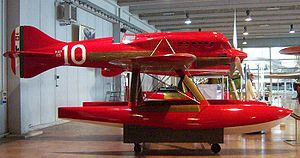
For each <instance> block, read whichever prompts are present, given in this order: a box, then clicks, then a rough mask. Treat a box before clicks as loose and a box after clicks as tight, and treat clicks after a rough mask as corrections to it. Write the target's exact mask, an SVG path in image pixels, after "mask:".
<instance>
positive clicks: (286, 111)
mask: <svg viewBox="0 0 300 158" xmlns="http://www.w3.org/2000/svg"><path fill="white" fill-rule="evenodd" d="M276 111H277V117H278V118H283V117H286V116H288V115H290V114H291V113H292V112H293V110H291V109H288V108H281V107H277V109H276Z"/></svg>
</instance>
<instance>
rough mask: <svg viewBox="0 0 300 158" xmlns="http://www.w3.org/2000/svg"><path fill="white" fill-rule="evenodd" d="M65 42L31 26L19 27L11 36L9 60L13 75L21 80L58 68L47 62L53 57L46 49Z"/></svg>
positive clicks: (50, 51)
mask: <svg viewBox="0 0 300 158" xmlns="http://www.w3.org/2000/svg"><path fill="white" fill-rule="evenodd" d="M63 43H65V42H62V41H58V40H56V39H53V38H52V37H50V36H48V35H46V34H45V33H43V32H41V31H40V30H38V29H37V28H35V27H32V26H19V27H17V28H16V29H15V30H14V31H13V32H12V34H11V51H10V52H7V53H5V56H8V57H10V58H11V68H12V71H13V72H14V74H16V75H17V76H18V77H21V78H30V77H34V76H36V75H38V74H40V73H42V72H44V71H46V70H48V69H51V68H53V67H56V66H59V65H57V64H55V63H53V62H52V63H51V62H49V61H47V59H50V58H49V57H51V56H53V55H54V52H53V51H52V50H48V49H47V47H50V46H54V45H57V44H63Z"/></svg>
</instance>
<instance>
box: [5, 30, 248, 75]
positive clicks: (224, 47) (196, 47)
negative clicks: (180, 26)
mask: <svg viewBox="0 0 300 158" xmlns="http://www.w3.org/2000/svg"><path fill="white" fill-rule="evenodd" d="M17 29H18V30H22V32H21V34H20V35H18V36H16V35H15V32H13V33H12V38H11V40H12V44H13V47H12V48H13V49H12V50H11V51H10V52H7V53H6V56H8V57H10V58H11V59H12V61H13V62H12V63H14V64H12V65H11V66H12V70H13V72H14V73H16V72H20V75H21V76H20V77H22V78H30V77H34V76H36V75H38V74H40V73H42V72H44V71H46V70H48V69H51V68H54V67H58V66H63V65H70V66H80V67H95V68H103V69H104V70H105V68H106V69H109V70H111V71H104V73H103V75H107V76H113V75H117V74H119V73H121V72H123V71H125V70H128V69H130V67H126V68H124V67H121V66H119V65H114V64H113V63H114V62H113V61H119V60H120V59H125V58H131V59H132V58H136V57H139V58H140V60H141V58H142V57H149V56H166V55H170V54H183V55H184V54H186V56H189V55H188V54H190V55H194V56H196V62H194V63H193V64H192V65H191V66H190V67H189V69H200V68H202V69H205V68H210V69H227V70H229V68H230V67H229V65H230V64H231V63H232V62H234V59H235V57H239V58H240V59H241V60H243V59H244V58H246V57H247V54H246V53H244V52H241V51H238V50H235V49H233V48H232V47H231V45H230V44H229V42H228V40H227V38H226V37H225V36H224V35H222V34H221V33H217V32H184V33H183V32H173V33H171V32H169V33H144V34H136V35H135V36H134V37H135V38H134V39H133V40H132V41H129V42H125V43H123V42H121V43H112V38H111V37H108V38H98V39H92V40H85V41H78V42H62V41H58V40H56V39H53V38H51V37H49V36H48V35H46V34H44V33H43V32H41V31H39V30H38V29H36V28H34V27H32V26H20V27H19V28H17ZM16 40H21V43H22V44H23V49H22V50H21V51H19V50H16V49H15V47H14V45H15V44H14V43H15V41H16ZM182 57H184V56H182ZM16 59H19V60H20V61H19V63H20V65H19V67H18V70H16V64H15V60H16ZM179 59H180V58H179ZM145 60H147V59H146V58H145ZM141 61H143V60H141ZM159 61H160V60H157V61H156V62H159ZM177 63H178V64H180V61H177ZM202 63H203V64H202ZM207 63H211V64H207ZM183 64H184V63H183ZM125 65H126V63H125ZM19 70H20V71H19ZM113 70H116V71H115V72H117V73H113V72H114V71H113ZM141 71H142V72H143V70H141ZM148 71H149V70H148ZM110 73H111V74H110ZM149 73H151V72H149ZM153 73H156V74H172V75H175V74H174V73H172V72H171V71H166V70H162V71H161V72H160V71H159V70H158V69H157V70H156V71H153ZM192 73H193V74H197V71H193V72H192Z"/></svg>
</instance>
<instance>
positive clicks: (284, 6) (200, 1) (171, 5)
mask: <svg viewBox="0 0 300 158" xmlns="http://www.w3.org/2000/svg"><path fill="white" fill-rule="evenodd" d="M118 4H119V5H120V6H128V7H129V10H130V12H131V13H133V14H136V15H138V16H139V17H140V18H141V19H143V20H148V22H149V24H151V25H154V26H155V27H156V28H157V29H159V30H161V31H198V30H199V28H201V30H202V31H219V32H222V33H223V34H225V35H226V36H227V37H228V38H232V34H233V17H234V9H236V11H237V33H238V38H239V39H242V38H243V36H244V35H243V32H244V27H245V26H246V27H247V31H248V32H249V35H247V36H245V37H246V38H247V39H257V38H280V37H300V1H299V0H251V1H250V0H118ZM247 10H249V11H250V16H251V17H252V19H253V20H252V21H249V22H246V21H245V18H246V17H247V14H246V11H247ZM186 13H188V14H189V18H190V19H191V21H192V23H191V24H189V25H187V24H185V23H184V21H185V19H186ZM292 24H293V28H294V29H295V31H296V33H294V34H290V33H289V30H290V27H291V25H292Z"/></svg>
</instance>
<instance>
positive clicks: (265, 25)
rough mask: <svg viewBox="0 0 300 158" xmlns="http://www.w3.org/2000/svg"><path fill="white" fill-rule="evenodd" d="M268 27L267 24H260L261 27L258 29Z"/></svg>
mask: <svg viewBox="0 0 300 158" xmlns="http://www.w3.org/2000/svg"><path fill="white" fill-rule="evenodd" d="M269 26H270V25H269V24H262V25H259V27H269Z"/></svg>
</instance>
